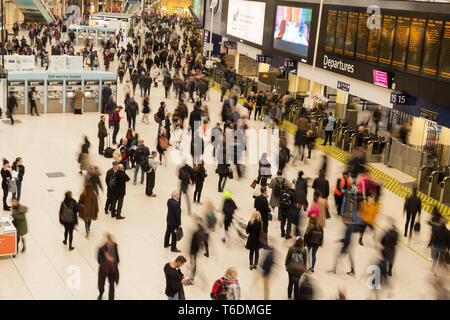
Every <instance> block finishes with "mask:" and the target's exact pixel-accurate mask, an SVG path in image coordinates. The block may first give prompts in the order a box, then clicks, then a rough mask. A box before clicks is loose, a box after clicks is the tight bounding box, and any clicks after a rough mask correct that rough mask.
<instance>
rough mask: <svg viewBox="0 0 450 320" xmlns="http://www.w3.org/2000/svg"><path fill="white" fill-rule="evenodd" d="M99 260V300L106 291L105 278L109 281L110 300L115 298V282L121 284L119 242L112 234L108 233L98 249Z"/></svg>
mask: <svg viewBox="0 0 450 320" xmlns="http://www.w3.org/2000/svg"><path fill="white" fill-rule="evenodd" d="M97 261H98V264H99V269H98V291H99V295H98V297H97V300H102V298H103V292H105V280H106V278H108V283H109V294H108V297H109V300H114V284H119V268H118V265H119V262H120V260H119V251H118V250H117V243H115V242H114V240H113V239H112V236H111V235H110V234H106V242H105V244H104V245H103V246H102V247H100V249H98V254H97Z"/></svg>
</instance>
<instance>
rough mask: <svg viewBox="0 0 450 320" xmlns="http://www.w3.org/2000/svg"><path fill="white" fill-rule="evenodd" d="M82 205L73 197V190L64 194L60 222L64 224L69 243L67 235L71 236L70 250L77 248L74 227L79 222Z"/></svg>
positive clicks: (65, 240) (65, 242)
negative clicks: (74, 244) (73, 241)
mask: <svg viewBox="0 0 450 320" xmlns="http://www.w3.org/2000/svg"><path fill="white" fill-rule="evenodd" d="M81 210H82V207H81V206H80V205H79V204H78V203H77V202H76V200H75V199H73V198H72V191H67V192H66V193H65V194H64V200H63V202H62V203H61V206H60V208H59V222H60V223H61V224H62V225H63V226H64V240H63V243H64V244H65V245H66V244H67V236H69V250H70V251H72V250H73V249H75V248H74V247H73V246H72V240H73V229H75V226H76V225H77V224H78V217H77V213H79V212H81Z"/></svg>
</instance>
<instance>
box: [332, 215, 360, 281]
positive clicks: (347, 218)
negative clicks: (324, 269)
mask: <svg viewBox="0 0 450 320" xmlns="http://www.w3.org/2000/svg"><path fill="white" fill-rule="evenodd" d="M342 220H343V222H344V225H345V233H344V237H343V238H342V239H341V240H340V241H339V242H342V248H341V250H340V252H339V254H338V255H336V258H335V260H334V266H333V269H331V270H329V271H328V272H329V273H333V274H336V269H337V264H338V260H339V258H340V257H341V256H344V255H347V254H348V257H349V259H350V268H351V269H350V271H349V272H347V274H348V275H351V276H354V275H355V268H354V265H353V257H352V253H351V251H350V250H349V249H350V247H351V241H352V232H353V226H354V223H353V216H352V214H351V213H350V212H348V213H344V214H343V215H342Z"/></svg>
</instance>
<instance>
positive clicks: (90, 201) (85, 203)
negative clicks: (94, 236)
mask: <svg viewBox="0 0 450 320" xmlns="http://www.w3.org/2000/svg"><path fill="white" fill-rule="evenodd" d="M78 204H79V205H81V206H82V210H81V212H80V214H79V216H80V218H81V219H83V220H84V226H85V230H86V238H88V237H89V232H90V231H91V221H92V220H97V216H98V197H97V194H96V193H95V191H94V188H93V186H92V184H91V183H90V182H88V183H86V185H85V186H84V191H83V193H82V194H81V195H80V199H79V200H78Z"/></svg>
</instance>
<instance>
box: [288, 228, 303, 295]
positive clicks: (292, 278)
mask: <svg viewBox="0 0 450 320" xmlns="http://www.w3.org/2000/svg"><path fill="white" fill-rule="evenodd" d="M307 257H308V256H307V253H306V249H305V247H304V241H303V239H302V238H301V237H297V238H296V239H295V243H294V245H293V246H292V247H290V248H289V250H288V253H287V255H286V259H285V262H284V265H285V267H286V271H287V273H288V275H289V283H288V299H292V289H294V299H295V300H298V298H299V282H300V278H301V276H302V274H303V273H304V272H305V270H306V266H307Z"/></svg>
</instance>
